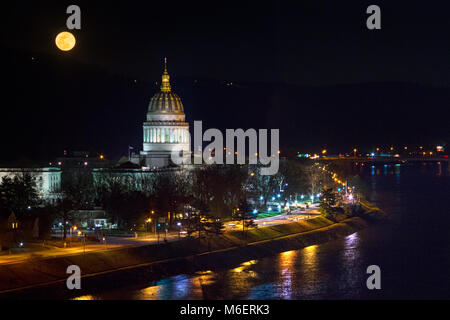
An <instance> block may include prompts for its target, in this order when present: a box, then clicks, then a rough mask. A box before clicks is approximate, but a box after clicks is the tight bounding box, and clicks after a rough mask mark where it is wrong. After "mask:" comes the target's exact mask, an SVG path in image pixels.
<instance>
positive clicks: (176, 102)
mask: <svg viewBox="0 0 450 320" xmlns="http://www.w3.org/2000/svg"><path fill="white" fill-rule="evenodd" d="M148 112H149V113H178V114H179V113H182V114H183V113H184V108H183V104H182V103H181V99H180V97H179V96H178V95H177V94H176V93H174V92H172V88H171V86H170V76H169V73H168V72H167V58H164V73H163V75H162V82H161V91H160V92H158V93H156V94H155V95H154V96H153V97H152V98H151V99H150V103H149V105H148Z"/></svg>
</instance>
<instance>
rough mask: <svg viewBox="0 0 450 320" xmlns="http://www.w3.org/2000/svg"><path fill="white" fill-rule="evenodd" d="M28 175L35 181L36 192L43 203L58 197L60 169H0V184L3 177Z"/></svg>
mask: <svg viewBox="0 0 450 320" xmlns="http://www.w3.org/2000/svg"><path fill="white" fill-rule="evenodd" d="M25 174H29V175H30V176H31V177H32V178H34V179H35V181H36V191H37V192H38V196H39V198H41V199H42V200H44V201H49V202H52V201H55V200H56V199H58V198H59V196H60V190H61V169H60V168H52V167H48V168H0V182H1V179H2V178H3V177H9V178H11V179H13V178H14V177H15V176H20V175H25Z"/></svg>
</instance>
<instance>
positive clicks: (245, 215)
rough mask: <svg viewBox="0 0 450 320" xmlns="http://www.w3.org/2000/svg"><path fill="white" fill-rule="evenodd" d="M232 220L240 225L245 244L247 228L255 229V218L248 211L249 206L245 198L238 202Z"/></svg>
mask: <svg viewBox="0 0 450 320" xmlns="http://www.w3.org/2000/svg"><path fill="white" fill-rule="evenodd" d="M234 218H235V219H236V220H239V221H240V222H241V223H242V232H243V234H244V238H245V241H246V242H247V231H248V229H249V228H256V227H257V224H256V223H255V220H254V218H255V216H254V215H253V214H252V213H251V211H250V206H249V204H248V201H247V199H246V198H243V199H242V200H241V202H240V205H239V208H236V210H235V212H234Z"/></svg>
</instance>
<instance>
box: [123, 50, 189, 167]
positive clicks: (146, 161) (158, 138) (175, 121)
mask: <svg viewBox="0 0 450 320" xmlns="http://www.w3.org/2000/svg"><path fill="white" fill-rule="evenodd" d="M185 117H186V116H185V114H184V108H183V104H182V103H181V99H180V97H179V96H178V95H177V94H176V93H174V92H172V89H171V86H170V76H169V73H168V72H167V60H166V59H165V60H164V73H163V75H162V83H161V91H160V92H158V93H156V94H155V95H154V96H153V97H152V98H151V100H150V103H149V106H148V112H147V119H146V120H147V121H146V122H144V125H143V133H144V139H143V140H144V143H143V150H142V151H141V152H140V154H133V155H132V157H131V162H133V163H135V164H139V165H141V166H142V167H147V168H150V169H153V168H161V167H168V166H171V165H172V164H173V163H172V161H171V156H172V154H174V153H177V156H178V157H180V158H182V159H187V158H189V157H190V153H191V152H190V150H191V146H190V136H189V124H188V123H187V122H185Z"/></svg>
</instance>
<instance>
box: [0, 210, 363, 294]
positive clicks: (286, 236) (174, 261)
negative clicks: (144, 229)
mask: <svg viewBox="0 0 450 320" xmlns="http://www.w3.org/2000/svg"><path fill="white" fill-rule="evenodd" d="M370 220H371V219H370ZM368 224H369V222H368V220H367V219H365V218H364V217H361V216H359V217H352V218H348V219H345V220H342V221H339V222H333V221H331V220H328V219H325V218H323V217H317V218H313V219H309V220H303V221H298V222H293V223H289V224H283V225H277V226H271V227H262V228H256V229H251V230H249V231H248V232H247V234H244V233H243V232H242V231H233V232H227V233H225V234H223V235H216V236H210V237H208V238H202V239H190V240H183V241H177V242H173V243H168V244H160V245H149V246H142V247H132V248H122V249H117V250H109V251H105V252H92V253H86V254H84V255H75V256H68V257H59V258H50V259H40V260H37V259H36V260H33V259H30V261H27V262H24V263H17V264H10V265H4V266H0V279H1V281H0V296H1V295H4V296H6V297H8V296H10V297H14V296H17V297H36V296H39V297H51V296H53V295H55V297H56V298H58V297H59V298H61V297H67V296H70V294H72V292H69V291H68V290H67V289H66V285H65V281H66V279H67V276H68V275H67V274H66V269H67V267H68V266H69V265H78V266H79V267H80V269H81V271H82V275H83V280H82V283H83V290H81V291H78V292H76V293H77V294H78V295H80V294H82V291H84V290H86V291H90V290H93V289H95V288H96V287H102V288H103V289H104V288H105V286H106V287H107V286H108V285H113V286H114V287H117V286H118V285H120V283H121V282H125V283H131V282H133V281H136V282H139V281H152V280H157V279H160V278H163V277H166V276H169V275H175V274H178V273H189V272H194V271H196V270H205V269H208V268H212V267H216V266H218V265H221V264H223V263H225V264H236V263H241V262H245V261H249V260H253V259H258V258H261V257H265V256H269V255H272V254H276V253H279V252H283V251H289V250H294V249H298V248H302V247H307V246H310V245H313V244H318V243H323V242H327V241H330V240H333V239H337V238H339V237H344V236H346V235H349V234H352V233H354V232H356V231H358V230H361V229H363V228H365V227H367V226H368ZM37 292H39V295H36V294H37ZM56 293H57V294H56Z"/></svg>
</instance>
